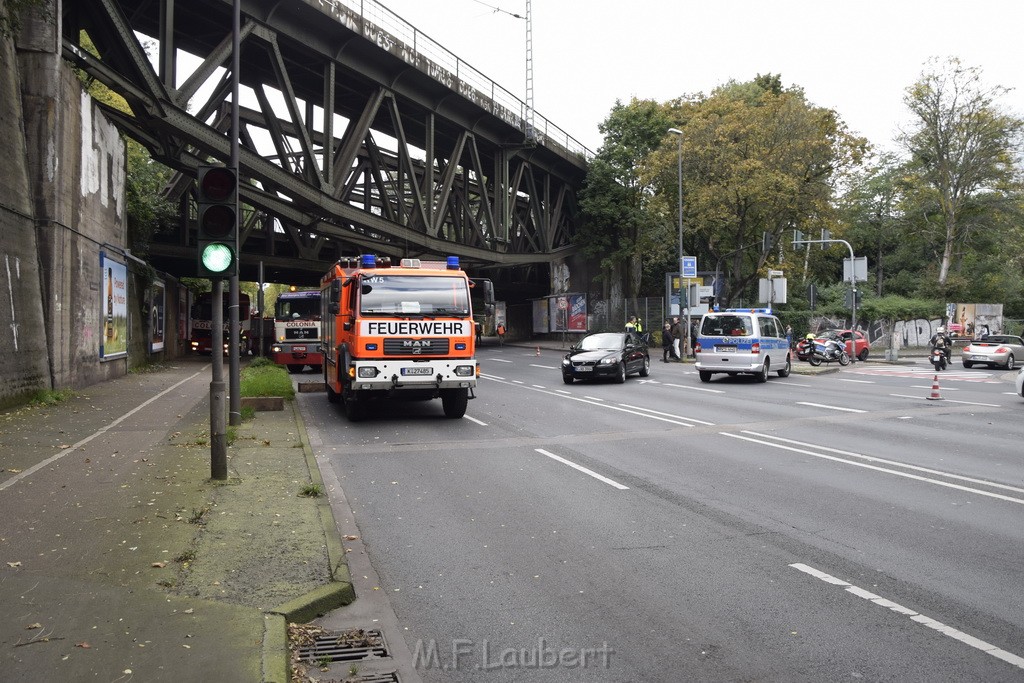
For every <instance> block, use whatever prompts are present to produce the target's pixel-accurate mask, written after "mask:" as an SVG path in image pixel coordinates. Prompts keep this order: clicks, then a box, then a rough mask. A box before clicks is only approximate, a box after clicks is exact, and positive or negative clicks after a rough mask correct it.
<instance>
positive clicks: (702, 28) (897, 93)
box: [380, 0, 1024, 151]
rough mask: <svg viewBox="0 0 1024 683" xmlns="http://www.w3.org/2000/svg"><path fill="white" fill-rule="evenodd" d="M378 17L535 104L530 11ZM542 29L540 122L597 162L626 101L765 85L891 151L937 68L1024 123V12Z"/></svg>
mask: <svg viewBox="0 0 1024 683" xmlns="http://www.w3.org/2000/svg"><path fill="white" fill-rule="evenodd" d="M380 3H381V4H382V5H384V6H385V7H387V8H388V9H390V10H391V11H393V12H394V13H395V14H397V15H399V16H400V17H402V18H403V19H405V20H406V21H408V22H409V23H410V24H412V25H413V26H414V27H415V28H416V29H417V30H418V31H420V32H422V33H424V34H426V35H427V36H429V37H430V38H432V39H434V40H435V41H436V42H438V43H440V44H441V45H443V46H444V47H446V48H447V49H448V50H450V51H451V52H452V53H454V54H455V55H456V56H458V57H459V58H460V59H462V60H463V61H465V62H467V63H468V64H470V65H472V66H473V67H475V68H476V69H478V70H479V71H481V72H482V73H483V74H484V75H486V76H488V77H490V78H491V79H492V80H494V81H495V82H497V83H498V84H500V85H502V86H503V87H505V88H506V89H508V90H509V91H510V92H511V93H513V94H514V95H516V96H518V97H519V98H521V99H525V91H526V76H525V62H526V57H525V53H526V23H525V21H523V20H522V19H517V18H515V17H512V16H510V15H509V14H508V13H514V14H519V15H521V16H523V15H525V13H526V9H525V8H526V1H525V0H380ZM493 7H498V8H500V9H502V10H505V12H497V11H495V10H494V9H492V8H493ZM506 12H508V13H506ZM532 19H533V22H532V23H533V68H534V108H535V110H536V111H537V113H539V114H540V115H542V116H543V117H545V118H547V119H548V120H550V121H551V122H552V123H554V124H555V125H557V126H559V127H560V128H562V129H563V130H565V131H566V132H568V133H569V135H571V136H572V137H574V138H576V139H577V140H579V141H580V142H582V143H583V144H584V145H586V146H587V147H588V148H590V149H591V150H593V151H596V150H597V149H598V147H599V146H600V145H601V143H602V136H601V134H600V133H599V132H598V128H597V126H598V124H599V123H600V122H601V121H603V120H604V119H605V118H606V117H607V115H608V112H609V111H610V110H611V108H612V106H613V105H614V104H615V100H616V99H618V100H621V101H622V102H628V101H629V100H630V98H632V97H637V98H641V99H653V100H656V101H658V102H664V101H667V100H670V99H673V98H675V97H678V96H681V95H684V94H689V93H695V92H704V93H708V92H710V90H712V89H713V88H715V87H716V86H718V85H721V84H723V83H725V82H727V81H729V80H730V79H734V80H737V81H749V80H751V79H753V78H754V76H756V75H757V74H758V73H773V74H780V75H781V77H782V82H783V85H784V86H786V87H789V86H792V85H797V86H800V87H802V88H803V89H804V91H805V92H806V95H807V98H808V100H809V101H810V102H812V103H813V104H815V105H818V106H822V107H829V108H831V109H834V110H836V111H837V112H838V113H839V116H840V118H841V119H842V120H843V121H845V122H846V124H847V125H848V126H849V128H850V129H851V130H852V131H854V132H856V133H859V134H861V135H864V136H865V137H867V138H868V139H869V140H870V141H871V142H872V143H874V144H875V145H876V146H880V147H884V148H890V149H891V148H893V143H892V138H893V137H894V136H895V135H896V134H897V132H898V127H900V126H902V127H904V128H905V127H907V126H908V124H909V123H910V121H911V119H910V114H909V112H908V111H907V109H906V107H905V105H904V104H903V96H904V91H905V90H906V88H907V87H908V86H909V85H911V84H912V83H914V81H916V80H917V79H918V77H919V76H920V75H921V72H922V70H923V68H924V63H925V62H926V61H927V60H928V58H930V57H940V58H945V57H949V56H956V57H959V58H960V59H961V61H962V62H963V63H964V64H965V65H966V66H977V67H981V68H982V70H983V80H984V83H985V84H986V85H990V86H991V85H1002V86H1005V87H1008V88H1012V89H1013V90H1012V92H1011V93H1010V94H1009V95H1007V96H1006V97H1005V98H1004V99H1003V100H1001V103H1002V104H1003V105H1004V107H1005V108H1006V109H1008V110H1009V111H1011V112H1012V113H1014V114H1016V115H1018V116H1019V115H1024V59H1022V57H1024V55H1022V52H1024V47H1022V45H1024V41H1022V40H1021V38H1020V32H1021V30H1022V26H1024V0H956V1H954V0H860V1H859V2H855V3H854V2H843V1H842V0H703V1H701V2H693V1H690V2H687V1H685V0H632V1H629V2H627V1H625V0H618V1H617V2H612V1H611V0H533V2H532Z"/></svg>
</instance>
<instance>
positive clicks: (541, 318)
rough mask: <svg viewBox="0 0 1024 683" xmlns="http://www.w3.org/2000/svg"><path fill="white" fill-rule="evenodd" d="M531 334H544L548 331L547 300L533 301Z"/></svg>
mask: <svg viewBox="0 0 1024 683" xmlns="http://www.w3.org/2000/svg"><path fill="white" fill-rule="evenodd" d="M532 303H533V333H534V334H544V333H545V332H547V331H548V329H549V325H548V317H549V316H548V301H547V299H534V300H533V302H532Z"/></svg>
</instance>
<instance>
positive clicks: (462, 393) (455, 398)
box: [441, 389, 469, 420]
mask: <svg viewBox="0 0 1024 683" xmlns="http://www.w3.org/2000/svg"><path fill="white" fill-rule="evenodd" d="M468 403H469V391H467V390H466V389H445V390H444V391H442V392H441V407H442V408H443V409H444V416H445V417H447V418H451V419H453V420H457V419H459V418H460V417H462V416H463V415H465V414H466V405H467V404H468Z"/></svg>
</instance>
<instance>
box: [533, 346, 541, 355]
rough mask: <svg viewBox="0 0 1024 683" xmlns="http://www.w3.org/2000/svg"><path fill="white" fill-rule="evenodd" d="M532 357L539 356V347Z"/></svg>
mask: <svg viewBox="0 0 1024 683" xmlns="http://www.w3.org/2000/svg"><path fill="white" fill-rule="evenodd" d="M534 355H535V356H539V355H540V347H539V346H538V347H537V353H535V354H534Z"/></svg>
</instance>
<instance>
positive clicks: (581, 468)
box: [534, 448, 629, 491]
mask: <svg viewBox="0 0 1024 683" xmlns="http://www.w3.org/2000/svg"><path fill="white" fill-rule="evenodd" d="M534 450H535V451H537V452H538V453H540V454H541V455H546V456H548V457H549V458H551V459H552V460H557V461H558V462H560V463H562V464H563V465H568V466H569V467H571V468H573V469H574V470H579V471H580V472H582V473H583V474H589V475H590V476H592V477H593V478H594V479H597V480H598V481H603V482H604V483H606V484H608V485H609V486H614V487H615V488H617V489H619V490H620V491H628V490H629V487H628V486H626V485H625V484H620V483H619V482H617V481H614V480H612V479H609V478H608V477H605V476H603V475H600V474H598V473H597V472H595V471H594V470H588V469H587V468H586V467H584V466H583V465H577V464H576V463H574V462H573V461H571V460H566V459H565V458H560V457H558V456H557V455H555V454H554V453H549V452H548V451H546V450H544V449H543V448H535V449H534Z"/></svg>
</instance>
